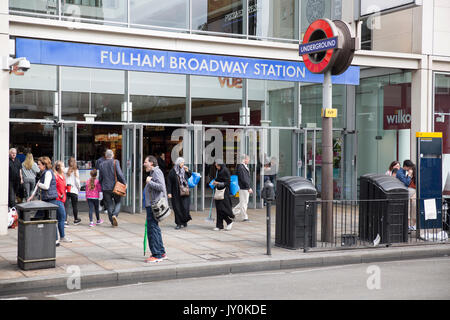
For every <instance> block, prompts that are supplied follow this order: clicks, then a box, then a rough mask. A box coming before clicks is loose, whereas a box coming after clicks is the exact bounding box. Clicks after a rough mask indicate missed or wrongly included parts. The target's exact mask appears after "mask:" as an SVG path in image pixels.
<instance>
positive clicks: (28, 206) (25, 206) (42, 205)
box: [16, 200, 58, 211]
mask: <svg viewBox="0 0 450 320" xmlns="http://www.w3.org/2000/svg"><path fill="white" fill-rule="evenodd" d="M16 209H19V210H22V211H31V210H43V209H58V206H57V205H56V204H53V203H50V202H45V201H41V200H35V201H30V202H23V203H19V204H17V205H16Z"/></svg>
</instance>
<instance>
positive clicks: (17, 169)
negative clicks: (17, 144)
mask: <svg viewBox="0 0 450 320" xmlns="http://www.w3.org/2000/svg"><path fill="white" fill-rule="evenodd" d="M21 169H22V163H21V162H20V161H19V159H17V150H16V149H15V148H11V149H9V191H8V207H10V208H12V207H15V206H16V194H17V192H18V191H19V188H20V186H21V185H22V184H23V178H22V170H21Z"/></svg>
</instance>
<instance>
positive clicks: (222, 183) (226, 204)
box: [213, 159, 234, 231]
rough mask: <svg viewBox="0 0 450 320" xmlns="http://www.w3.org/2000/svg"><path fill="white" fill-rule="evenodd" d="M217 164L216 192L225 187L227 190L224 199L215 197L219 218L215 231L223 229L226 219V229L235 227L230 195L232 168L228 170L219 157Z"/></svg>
mask: <svg viewBox="0 0 450 320" xmlns="http://www.w3.org/2000/svg"><path fill="white" fill-rule="evenodd" d="M215 166H216V170H217V171H218V172H217V177H216V179H215V180H214V182H213V184H214V186H215V188H216V191H215V193H217V192H219V190H223V189H225V191H224V195H223V199H222V200H218V199H215V203H216V212H217V219H216V227H215V228H214V229H213V230H214V231H219V230H223V229H224V225H223V222H224V221H225V222H226V223H227V226H226V230H231V228H232V227H233V219H234V214H233V210H232V207H231V197H230V182H231V176H230V170H228V168H227V167H226V165H225V164H224V163H223V161H222V160H219V159H217V160H216V161H215Z"/></svg>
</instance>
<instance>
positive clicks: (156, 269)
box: [0, 209, 450, 296]
mask: <svg viewBox="0 0 450 320" xmlns="http://www.w3.org/2000/svg"><path fill="white" fill-rule="evenodd" d="M208 214H209V210H206V211H204V212H191V216H192V218H193V220H192V221H190V222H189V225H188V227H187V228H182V229H180V230H175V229H174V227H175V223H174V221H173V217H172V219H170V218H169V219H167V220H165V221H163V222H162V223H161V224H160V227H161V231H162V235H163V241H164V247H165V249H166V252H167V255H168V260H165V261H163V262H160V263H157V264H148V263H146V262H145V259H146V258H147V257H148V256H149V247H148V246H147V254H146V257H145V256H144V255H143V241H144V226H145V218H146V215H145V214H144V213H142V214H128V213H121V214H120V215H119V226H118V227H112V226H111V224H110V223H109V221H108V218H107V216H106V215H105V214H102V218H103V220H105V223H103V224H102V225H98V226H95V227H89V225H88V221H89V219H88V215H87V213H86V212H81V213H80V216H81V219H82V223H81V224H79V225H76V226H75V225H73V224H70V225H69V226H68V227H67V228H66V234H67V236H68V237H70V238H71V239H72V240H73V242H72V243H61V245H60V247H57V248H56V268H50V269H40V270H29V271H23V270H20V269H19V268H18V266H17V229H9V230H8V234H7V235H6V236H0V296H1V295H3V294H11V293H19V292H24V291H27V290H38V289H43V288H52V287H60V288H64V287H67V281H69V280H70V279H71V278H70V277H71V276H73V270H79V273H80V279H81V284H82V287H89V286H95V285H96V284H108V285H115V284H119V283H132V282H144V281H159V280H168V279H183V278H190V277H201V276H214V275H221V274H229V273H246V272H255V271H267V270H280V269H291V268H305V267H320V266H330V265H341V264H355V263H371V262H376V261H388V260H401V259H415V258H427V257H434V256H445V255H447V256H448V255H450V244H449V243H444V244H442V243H440V244H432V245H428V244H427V245H423V243H417V245H414V246H392V247H389V248H386V247H379V248H370V249H367V248H359V249H352V250H338V251H336V250H330V251H320V250H314V249H313V250H310V251H309V252H306V253H305V252H304V251H303V249H297V250H291V249H285V248H281V247H277V246H274V239H275V211H274V210H273V211H272V225H271V228H272V230H271V231H272V232H271V252H272V255H271V256H268V255H266V214H265V210H254V209H249V217H250V222H240V221H236V222H234V223H233V228H232V230H231V231H213V230H212V228H213V227H214V226H215V224H214V223H211V222H209V221H205V218H206V217H207V216H208ZM213 216H215V212H213Z"/></svg>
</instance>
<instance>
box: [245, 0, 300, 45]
mask: <svg viewBox="0 0 450 320" xmlns="http://www.w3.org/2000/svg"><path fill="white" fill-rule="evenodd" d="M296 8H297V10H298V1H297V0H274V1H269V0H249V2H248V34H249V35H250V36H256V37H258V38H278V39H298V24H297V23H296V19H295V15H296V11H297V10H296Z"/></svg>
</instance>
